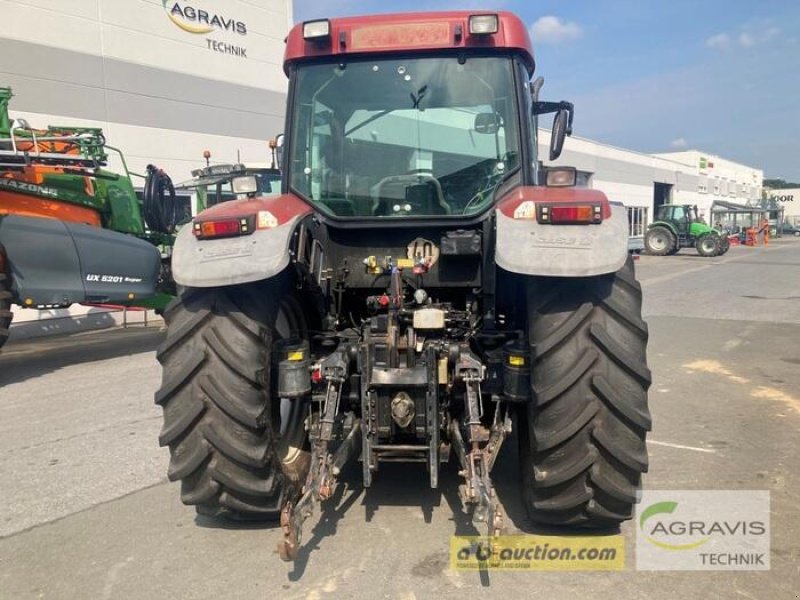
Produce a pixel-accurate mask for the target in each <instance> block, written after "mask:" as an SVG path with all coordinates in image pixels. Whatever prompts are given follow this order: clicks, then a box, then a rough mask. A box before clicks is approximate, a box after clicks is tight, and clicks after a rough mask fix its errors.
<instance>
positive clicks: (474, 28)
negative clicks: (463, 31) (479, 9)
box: [469, 15, 499, 35]
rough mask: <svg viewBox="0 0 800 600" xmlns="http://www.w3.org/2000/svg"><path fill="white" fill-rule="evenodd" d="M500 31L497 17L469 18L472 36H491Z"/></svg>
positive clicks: (481, 16) (473, 16)
mask: <svg viewBox="0 0 800 600" xmlns="http://www.w3.org/2000/svg"><path fill="white" fill-rule="evenodd" d="M498 29H499V20H498V18H497V15H472V16H471V17H470V18H469V33H470V35H491V34H493V33H497V31H498Z"/></svg>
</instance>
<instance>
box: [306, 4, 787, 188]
mask: <svg viewBox="0 0 800 600" xmlns="http://www.w3.org/2000/svg"><path fill="white" fill-rule="evenodd" d="M451 9H467V10H472V9H475V10H484V9H489V10H493V9H494V10H509V11H512V12H514V13H516V14H517V15H519V16H520V18H522V20H523V21H524V22H525V23H526V24H528V25H529V28H530V32H531V37H532V40H533V45H534V53H535V56H536V64H537V74H538V75H542V76H543V77H544V79H545V86H544V88H543V90H542V92H541V95H540V97H541V98H542V99H545V100H569V101H571V102H574V103H575V127H574V130H575V135H578V136H581V137H586V138H590V139H594V140H598V141H601V142H604V143H607V144H612V145H615V146H620V147H623V148H630V149H632V150H637V151H639V152H648V153H650V152H671V151H679V150H686V149H699V150H702V151H704V152H708V153H711V154H717V155H719V156H722V157H724V158H728V159H731V160H735V161H737V162H741V163H743V164H746V165H749V166H753V167H757V168H762V169H764V175H765V177H770V178H775V177H777V178H782V179H786V180H791V181H800V2H798V1H797V0H782V1H778V0H758V1H756V0H727V1H726V0H705V1H704V2H698V1H697V0H558V1H551V0H483V1H480V2H476V1H474V0H460V1H459V0H394V1H392V2H386V1H385V0H335V1H334V0H294V16H295V20H296V21H298V22H299V21H304V20H308V19H312V18H319V17H336V16H344V15H356V14H372V13H385V12H405V11H420V10H451Z"/></svg>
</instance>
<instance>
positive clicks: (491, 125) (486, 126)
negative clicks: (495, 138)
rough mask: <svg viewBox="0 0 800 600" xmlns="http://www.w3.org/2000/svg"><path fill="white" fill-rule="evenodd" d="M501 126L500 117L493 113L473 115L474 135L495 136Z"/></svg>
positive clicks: (501, 120)
mask: <svg viewBox="0 0 800 600" xmlns="http://www.w3.org/2000/svg"><path fill="white" fill-rule="evenodd" d="M502 126H503V119H502V117H501V116H500V115H499V114H497V113H495V112H490V113H478V114H477V115H475V127H474V129H475V133H488V134H495V133H497V132H498V131H499V130H500V128H501V127H502Z"/></svg>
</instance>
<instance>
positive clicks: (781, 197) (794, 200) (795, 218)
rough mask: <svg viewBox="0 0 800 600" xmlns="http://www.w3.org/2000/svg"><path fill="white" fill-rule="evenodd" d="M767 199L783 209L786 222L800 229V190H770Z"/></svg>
mask: <svg viewBox="0 0 800 600" xmlns="http://www.w3.org/2000/svg"><path fill="white" fill-rule="evenodd" d="M767 198H768V199H770V200H774V201H775V203H776V206H779V207H781V208H782V209H783V218H784V220H785V221H786V222H788V223H791V224H792V225H794V226H795V227H800V188H784V189H769V190H767Z"/></svg>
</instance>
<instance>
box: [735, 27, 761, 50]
mask: <svg viewBox="0 0 800 600" xmlns="http://www.w3.org/2000/svg"><path fill="white" fill-rule="evenodd" d="M736 39H737V41H738V42H739V45H740V46H744V47H745V48H751V47H752V46H755V45H756V39H755V38H754V37H753V34H752V33H747V32H746V31H743V32H742V33H740V34H739V37H738V38H736Z"/></svg>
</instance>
